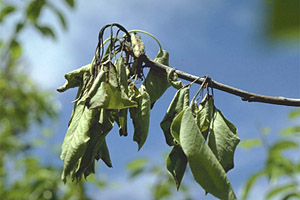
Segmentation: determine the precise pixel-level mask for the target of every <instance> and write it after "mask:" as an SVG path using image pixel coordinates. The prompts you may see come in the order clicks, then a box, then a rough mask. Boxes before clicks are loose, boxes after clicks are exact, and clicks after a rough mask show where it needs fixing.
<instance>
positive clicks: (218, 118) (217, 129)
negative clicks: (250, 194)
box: [208, 109, 240, 172]
mask: <svg viewBox="0 0 300 200" xmlns="http://www.w3.org/2000/svg"><path fill="white" fill-rule="evenodd" d="M209 132H210V134H209V140H208V146H209V147H210V148H211V150H212V152H213V153H214V154H215V155H216V157H217V158H218V160H219V161H220V163H221V165H222V166H223V168H224V170H225V171H226V172H228V171H229V170H230V169H232V168H233V167H234V163H233V156H234V151H235V149H236V147H237V145H238V143H239V142H240V139H239V137H238V136H237V129H236V127H235V126H234V125H233V124H232V123H231V122H230V121H229V120H227V119H226V118H225V117H224V115H223V114H222V112H221V111H220V110H218V109H215V112H214V116H213V119H212V124H211V127H210V130H209Z"/></svg>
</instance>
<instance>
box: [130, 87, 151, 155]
mask: <svg viewBox="0 0 300 200" xmlns="http://www.w3.org/2000/svg"><path fill="white" fill-rule="evenodd" d="M136 101H137V102H138V107H137V108H129V111H130V117H131V119H132V122H133V127H134V134H133V140H134V141H136V142H137V143H138V150H140V149H141V148H142V146H143V145H144V143H145V141H146V139H147V136H148V131H149V123H150V96H149V94H148V93H147V91H146V90H145V89H144V87H143V86H141V88H140V95H139V96H138V97H137V98H136Z"/></svg>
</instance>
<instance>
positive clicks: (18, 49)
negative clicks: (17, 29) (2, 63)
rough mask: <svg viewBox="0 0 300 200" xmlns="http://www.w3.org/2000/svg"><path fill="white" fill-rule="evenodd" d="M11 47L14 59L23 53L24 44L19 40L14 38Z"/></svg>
mask: <svg viewBox="0 0 300 200" xmlns="http://www.w3.org/2000/svg"><path fill="white" fill-rule="evenodd" d="M9 48H10V51H11V56H12V58H13V59H18V58H19V57H20V56H21V55H22V46H21V45H20V43H19V42H18V41H17V40H12V41H11V43H10V46H9Z"/></svg>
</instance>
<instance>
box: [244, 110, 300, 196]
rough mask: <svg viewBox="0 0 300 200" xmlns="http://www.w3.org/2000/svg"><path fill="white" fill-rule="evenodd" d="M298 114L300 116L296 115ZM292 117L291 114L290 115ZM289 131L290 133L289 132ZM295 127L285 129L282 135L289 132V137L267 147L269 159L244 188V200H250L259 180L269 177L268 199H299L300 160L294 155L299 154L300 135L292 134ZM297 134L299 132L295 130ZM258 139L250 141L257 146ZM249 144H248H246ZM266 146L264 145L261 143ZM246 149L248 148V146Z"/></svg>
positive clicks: (297, 111) (295, 116)
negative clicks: (249, 197) (252, 189)
mask: <svg viewBox="0 0 300 200" xmlns="http://www.w3.org/2000/svg"><path fill="white" fill-rule="evenodd" d="M295 113H298V114H295ZM290 115H291V114H290ZM292 115H294V116H293V118H292V119H296V118H297V116H298V117H299V116H300V113H299V110H295V111H292ZM287 130H288V131H287ZM292 130H293V127H291V128H287V129H284V131H281V133H286V132H288V135H285V136H289V137H286V138H285V139H280V140H278V141H276V142H274V143H273V144H272V145H270V146H265V148H266V149H267V159H266V163H265V166H264V168H263V169H261V170H260V171H258V172H256V173H254V174H253V175H252V176H251V177H250V178H249V179H248V181H247V183H246V184H245V187H244V191H243V195H242V199H248V196H249V193H250V191H251V188H252V187H253V186H255V183H257V181H258V180H259V178H262V177H267V178H268V180H269V181H270V186H271V188H270V189H269V190H268V191H267V194H266V197H265V198H266V199H272V198H275V197H277V198H278V197H279V198H281V199H299V198H300V196H299V193H300V191H299V187H300V182H299V179H297V178H295V177H297V176H299V173H300V168H299V166H300V160H299V157H298V158H297V159H295V158H293V155H298V153H299V145H300V143H299V134H292V132H293V131H292ZM295 132H297V130H295ZM252 141H253V142H252ZM257 141H260V140H258V139H253V140H249V143H250V145H249V146H251V142H252V143H253V144H255V145H253V147H254V146H256V145H257V144H258V142H257ZM246 144H247V142H246ZM260 144H262V145H264V143H260ZM246 147H248V146H247V145H246ZM278 180H285V181H284V183H283V184H282V183H278V184H277V182H279V181H278Z"/></svg>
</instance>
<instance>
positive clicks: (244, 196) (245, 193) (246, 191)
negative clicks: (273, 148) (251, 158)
mask: <svg viewBox="0 0 300 200" xmlns="http://www.w3.org/2000/svg"><path fill="white" fill-rule="evenodd" d="M265 174H266V172H265V171H259V172H256V173H255V174H253V175H252V176H251V177H250V178H249V179H248V181H247V183H246V186H245V187H244V191H243V194H242V200H246V199H248V195H249V192H250V190H251V188H252V187H253V185H254V184H255V182H256V181H257V179H258V178H260V177H262V176H264V175H265Z"/></svg>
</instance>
